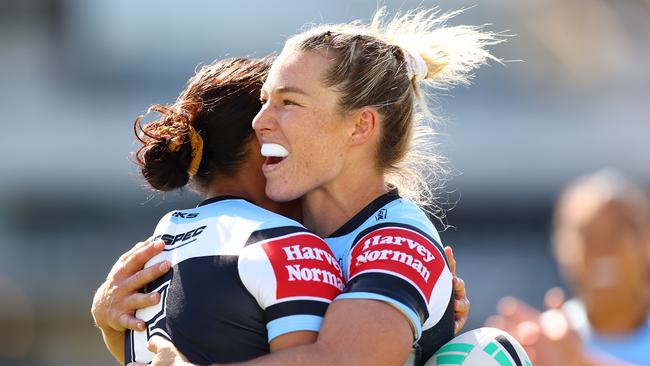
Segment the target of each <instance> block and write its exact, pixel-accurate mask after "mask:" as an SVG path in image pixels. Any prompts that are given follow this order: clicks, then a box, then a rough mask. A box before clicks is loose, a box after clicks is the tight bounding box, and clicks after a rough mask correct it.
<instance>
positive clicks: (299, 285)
mask: <svg viewBox="0 0 650 366" xmlns="http://www.w3.org/2000/svg"><path fill="white" fill-rule="evenodd" d="M262 248H263V249H264V252H265V253H266V255H267V256H268V257H269V259H270V261H271V264H272V266H273V272H274V273H275V277H276V279H277V293H276V296H277V299H278V300H280V299H283V298H289V297H318V298H322V299H326V300H333V299H334V298H335V297H336V295H338V294H339V293H340V292H341V290H343V286H344V285H345V281H344V280H343V275H342V274H341V267H340V265H339V262H338V260H337V259H336V258H335V257H334V255H333V254H332V252H331V251H330V249H329V248H328V247H327V244H325V242H324V241H323V240H322V239H320V238H319V237H317V236H316V235H313V234H309V233H304V232H303V233H297V234H291V235H287V236H284V237H281V238H276V239H272V240H270V241H268V242H266V243H264V244H262Z"/></svg>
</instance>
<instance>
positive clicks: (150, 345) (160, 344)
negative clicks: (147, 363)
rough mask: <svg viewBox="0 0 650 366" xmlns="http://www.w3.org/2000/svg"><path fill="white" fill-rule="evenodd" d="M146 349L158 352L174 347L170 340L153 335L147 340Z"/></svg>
mask: <svg viewBox="0 0 650 366" xmlns="http://www.w3.org/2000/svg"><path fill="white" fill-rule="evenodd" d="M147 349H148V350H149V351H151V352H153V353H160V352H162V351H163V350H174V349H175V348H174V345H173V344H172V343H171V342H170V341H168V340H166V339H164V338H162V337H160V336H153V337H151V339H149V342H147Z"/></svg>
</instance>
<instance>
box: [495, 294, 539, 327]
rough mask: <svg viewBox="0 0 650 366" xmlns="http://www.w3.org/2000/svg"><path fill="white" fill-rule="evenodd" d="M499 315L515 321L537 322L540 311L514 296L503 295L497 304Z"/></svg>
mask: <svg viewBox="0 0 650 366" xmlns="http://www.w3.org/2000/svg"><path fill="white" fill-rule="evenodd" d="M497 308H498V311H499V315H501V316H502V317H504V318H506V319H508V320H510V321H513V322H516V323H520V322H524V321H532V322H537V320H538V319H539V315H540V312H539V311H537V310H536V309H535V308H533V307H531V306H530V305H528V304H526V303H524V302H522V301H520V300H517V299H516V298H514V297H504V298H503V299H501V300H500V301H499V304H498V305H497Z"/></svg>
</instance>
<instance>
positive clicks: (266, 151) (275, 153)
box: [262, 144, 289, 158]
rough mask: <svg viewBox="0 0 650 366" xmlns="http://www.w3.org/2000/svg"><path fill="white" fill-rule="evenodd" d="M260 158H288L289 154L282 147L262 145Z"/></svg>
mask: <svg viewBox="0 0 650 366" xmlns="http://www.w3.org/2000/svg"><path fill="white" fill-rule="evenodd" d="M262 156H266V157H278V158H286V157H287V156H289V152H288V151H287V149H285V148H284V146H282V145H278V144H262Z"/></svg>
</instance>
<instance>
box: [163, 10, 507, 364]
mask: <svg viewBox="0 0 650 366" xmlns="http://www.w3.org/2000/svg"><path fill="white" fill-rule="evenodd" d="M449 16H450V15H445V16H442V17H436V16H435V13H432V12H426V11H425V12H415V13H410V14H407V15H406V16H401V17H396V18H394V19H392V20H389V21H387V22H386V21H385V17H384V14H383V12H379V14H377V15H376V16H375V18H374V20H373V22H372V24H370V25H364V24H361V23H352V24H340V25H321V26H317V27H314V28H312V29H310V30H308V31H306V32H304V33H301V34H298V35H296V36H294V37H292V38H290V39H289V40H288V41H287V43H286V44H285V46H284V49H283V50H282V52H281V54H280V55H279V56H278V58H277V59H276V60H275V62H274V63H273V66H272V67H271V70H270V72H269V76H268V78H267V79H266V82H265V83H264V85H263V86H262V91H261V101H262V103H263V107H262V110H261V111H260V112H259V113H258V115H257V116H256V117H255V119H254V121H253V127H254V129H255V132H256V134H257V137H258V140H259V141H260V144H261V145H262V148H261V152H262V155H264V156H265V157H266V160H265V162H264V164H263V167H262V171H263V172H264V175H265V177H266V179H267V184H266V194H267V195H268V196H269V198H271V199H272V200H275V201H283V202H286V201H291V200H294V199H298V198H301V202H302V209H303V223H304V224H305V226H306V227H308V228H309V229H310V230H313V231H314V232H315V233H316V234H318V235H319V236H321V237H323V238H324V239H325V241H326V242H327V244H328V246H329V247H330V248H331V249H332V251H333V252H334V254H335V256H336V257H337V258H338V259H339V261H340V262H341V267H342V269H343V273H344V276H345V278H346V280H347V285H346V287H345V289H344V291H343V293H342V294H341V295H339V296H338V297H337V298H336V299H335V301H333V302H332V304H331V305H330V306H329V308H328V310H327V313H326V315H325V319H324V321H323V325H322V328H321V330H320V333H319V335H318V338H317V340H316V342H315V343H313V344H310V345H303V346H298V347H293V348H290V349H286V350H282V351H279V352H276V353H273V354H270V355H267V356H263V357H260V358H257V359H255V360H253V361H249V362H247V363H245V364H246V365H375V364H379V365H402V364H404V363H405V362H406V361H407V359H409V356H410V358H411V361H409V362H415V363H416V364H422V363H424V361H426V360H427V359H428V358H429V357H430V355H431V354H433V352H435V350H436V349H438V348H439V347H440V346H441V345H443V344H444V343H446V342H447V341H449V340H450V339H451V338H452V337H453V335H454V315H453V292H452V276H451V273H450V270H449V266H448V264H447V263H446V261H445V257H444V252H443V249H442V246H441V244H440V238H439V236H438V233H437V232H436V230H435V228H434V226H433V224H432V223H431V222H430V221H429V219H428V218H427V215H426V214H425V212H424V211H423V210H422V209H421V208H420V206H419V205H418V204H429V203H431V199H432V194H431V191H432V190H431V189H429V188H428V186H427V185H426V179H425V178H426V177H425V176H423V174H425V173H426V172H430V171H431V170H430V168H431V166H434V167H435V166H437V163H438V162H437V160H436V158H435V156H430V155H427V153H429V152H430V150H429V149H426V147H427V142H426V141H425V143H424V145H421V144H419V143H420V142H423V140H422V139H421V138H422V137H426V136H428V135H430V129H428V128H427V127H425V126H424V125H423V124H420V123H419V121H420V120H419V119H418V118H417V117H418V112H417V110H418V108H420V110H421V111H425V112H426V106H425V104H424V103H423V97H424V95H423V94H424V93H423V91H422V90H421V89H420V86H421V85H422V84H428V85H430V86H433V87H438V88H447V87H450V86H453V85H456V84H466V83H467V82H468V79H469V77H470V73H471V71H473V70H474V69H475V68H477V67H478V66H480V65H481V64H483V63H485V62H486V61H487V60H489V59H494V58H493V57H492V56H491V55H490V53H489V52H488V51H487V50H486V49H485V47H486V46H487V45H490V44H494V43H497V42H499V41H498V40H497V39H495V37H494V35H493V34H490V33H484V32H482V31H480V30H479V29H476V28H474V27H467V26H457V27H445V26H444V22H445V21H446V20H447V19H448V18H449ZM418 105H419V107H418ZM428 143H430V141H429V142H428ZM422 148H424V150H422ZM150 348H151V350H153V351H154V352H156V353H157V355H156V357H154V362H153V364H156V365H166V364H174V363H178V364H182V363H183V362H184V361H183V360H182V358H181V356H180V355H179V354H178V353H177V352H176V351H175V349H174V347H173V345H171V344H169V343H166V342H163V341H162V340H160V339H157V338H153V339H152V341H150Z"/></svg>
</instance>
